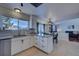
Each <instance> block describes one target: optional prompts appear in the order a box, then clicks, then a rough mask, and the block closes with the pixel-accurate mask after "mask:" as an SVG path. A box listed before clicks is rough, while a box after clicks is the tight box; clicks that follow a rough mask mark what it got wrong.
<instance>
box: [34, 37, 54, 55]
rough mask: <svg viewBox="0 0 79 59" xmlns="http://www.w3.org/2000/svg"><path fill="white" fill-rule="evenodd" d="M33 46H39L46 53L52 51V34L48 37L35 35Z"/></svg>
mask: <svg viewBox="0 0 79 59" xmlns="http://www.w3.org/2000/svg"><path fill="white" fill-rule="evenodd" d="M35 46H36V47H38V48H40V49H41V50H43V51H45V52H46V53H50V52H51V51H53V38H52V36H50V37H41V36H37V39H36V45H35Z"/></svg>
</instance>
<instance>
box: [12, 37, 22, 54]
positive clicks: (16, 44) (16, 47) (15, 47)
mask: <svg viewBox="0 0 79 59" xmlns="http://www.w3.org/2000/svg"><path fill="white" fill-rule="evenodd" d="M20 51H22V40H21V39H19V38H15V39H12V41H11V55H14V54H16V53H19V52H20Z"/></svg>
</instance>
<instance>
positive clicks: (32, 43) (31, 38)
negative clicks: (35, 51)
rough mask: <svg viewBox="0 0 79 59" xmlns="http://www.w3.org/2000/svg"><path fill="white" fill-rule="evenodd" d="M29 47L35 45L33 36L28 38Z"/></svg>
mask: <svg viewBox="0 0 79 59" xmlns="http://www.w3.org/2000/svg"><path fill="white" fill-rule="evenodd" d="M29 38H30V47H32V46H34V43H35V41H34V40H35V37H34V36H30V37H29Z"/></svg>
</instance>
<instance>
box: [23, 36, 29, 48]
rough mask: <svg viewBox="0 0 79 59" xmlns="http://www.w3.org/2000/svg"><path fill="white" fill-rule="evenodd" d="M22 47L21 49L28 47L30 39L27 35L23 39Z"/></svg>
mask: <svg viewBox="0 0 79 59" xmlns="http://www.w3.org/2000/svg"><path fill="white" fill-rule="evenodd" d="M22 47H23V50H25V49H28V48H30V40H29V38H28V37H26V39H24V41H23V46H22Z"/></svg>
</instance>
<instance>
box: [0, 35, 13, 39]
mask: <svg viewBox="0 0 79 59" xmlns="http://www.w3.org/2000/svg"><path fill="white" fill-rule="evenodd" d="M10 38H12V36H0V40H4V39H10Z"/></svg>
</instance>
